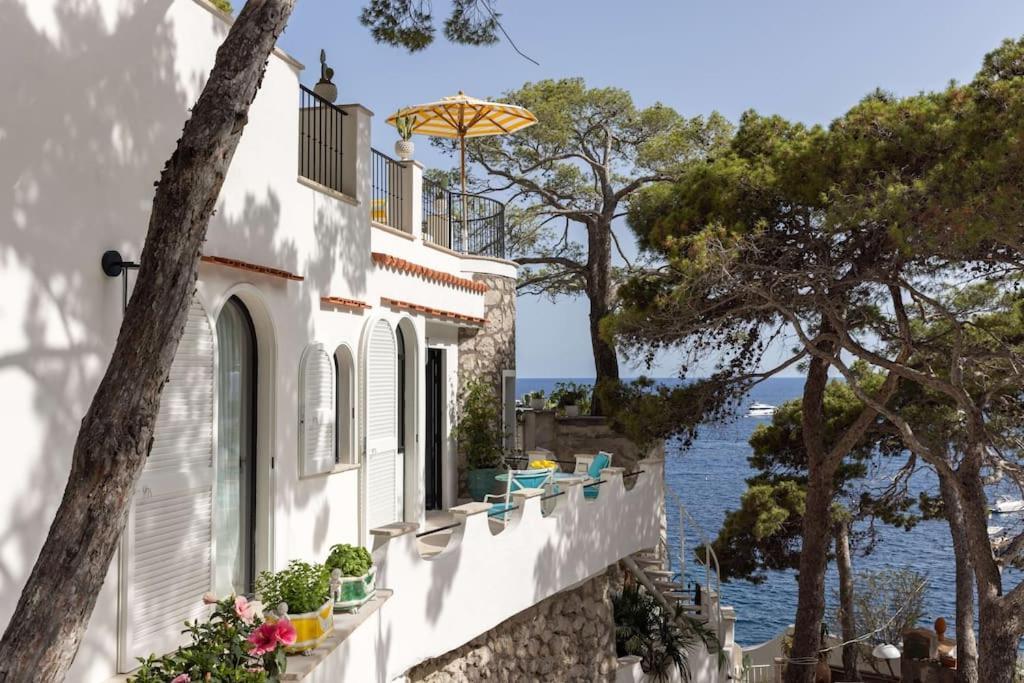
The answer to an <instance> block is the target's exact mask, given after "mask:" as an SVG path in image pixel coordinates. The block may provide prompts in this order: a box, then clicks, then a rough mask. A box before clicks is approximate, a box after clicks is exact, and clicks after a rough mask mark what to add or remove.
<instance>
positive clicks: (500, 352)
mask: <svg viewBox="0 0 1024 683" xmlns="http://www.w3.org/2000/svg"><path fill="white" fill-rule="evenodd" d="M473 280H475V281H476V282H482V283H484V284H486V285H487V286H488V287H489V288H490V289H489V290H488V291H487V293H486V294H485V295H484V318H486V321H487V322H485V323H484V325H483V327H479V328H470V327H460V328H459V390H460V392H461V389H462V387H464V386H465V385H466V383H467V382H470V381H472V380H473V379H476V378H482V379H484V380H486V381H488V382H490V383H491V384H492V386H493V387H494V395H495V396H496V397H500V396H501V393H502V392H501V382H502V379H501V378H502V370H515V367H516V281H515V279H513V278H507V277H501V276H500V275H488V274H482V273H477V274H475V275H474V276H473ZM457 467H458V473H459V496H460V497H465V496H466V495H467V492H466V456H465V453H461V452H460V453H459V457H458V465H457Z"/></svg>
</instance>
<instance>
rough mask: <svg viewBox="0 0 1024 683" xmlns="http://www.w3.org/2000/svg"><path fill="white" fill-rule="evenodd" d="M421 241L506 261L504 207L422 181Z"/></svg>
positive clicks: (489, 200) (481, 197)
mask: <svg viewBox="0 0 1024 683" xmlns="http://www.w3.org/2000/svg"><path fill="white" fill-rule="evenodd" d="M423 239H425V240H428V241H430V242H433V243H434V244H437V245H440V246H442V247H446V248H448V249H452V250H453V251H458V252H461V253H464V254H473V255H475V256H491V257H493V258H505V205H504V204H502V203H501V202H499V201H497V200H495V199H491V198H490V197H484V196H482V195H478V194H469V193H467V194H465V195H464V194H463V193H461V192H453V191H451V190H448V189H445V188H444V187H442V186H441V185H440V184H438V183H435V182H432V181H429V180H424V181H423Z"/></svg>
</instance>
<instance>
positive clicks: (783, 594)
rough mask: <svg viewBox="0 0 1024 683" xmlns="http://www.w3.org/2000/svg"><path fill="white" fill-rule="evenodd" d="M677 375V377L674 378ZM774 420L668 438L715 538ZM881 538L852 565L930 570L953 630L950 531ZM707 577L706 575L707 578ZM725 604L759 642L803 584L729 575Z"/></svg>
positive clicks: (677, 479)
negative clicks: (753, 442)
mask: <svg viewBox="0 0 1024 683" xmlns="http://www.w3.org/2000/svg"><path fill="white" fill-rule="evenodd" d="M565 381H575V382H578V383H592V382H593V379H578V378H577V379H554V378H545V379H527V378H520V379H519V380H518V381H517V385H516V386H517V390H518V395H519V396H522V395H523V394H524V393H526V392H529V391H536V390H538V389H543V390H544V391H546V392H547V393H550V392H551V389H552V388H553V387H554V385H555V383H556V382H565ZM669 381H671V380H669ZM803 382H804V380H803V378H800V377H794V378H775V379H770V380H767V381H765V382H763V383H761V384H760V385H758V386H756V387H754V388H753V390H752V391H751V392H750V396H749V400H748V404H749V403H753V402H755V401H756V402H761V403H769V404H771V405H775V406H778V405H780V404H782V403H784V402H785V401H788V400H790V399H794V398H798V397H799V396H800V393H801V391H802V389H803ZM770 420H771V418H752V417H745V416H739V417H736V418H735V419H734V420H731V421H728V422H726V423H723V424H709V425H703V426H702V427H701V428H700V429H699V432H698V436H697V438H696V440H695V441H694V442H693V443H692V444H691V446H690V447H689V448H688V449H686V450H685V451H684V450H683V449H682V448H681V447H680V446H679V445H678V444H675V443H672V442H670V443H669V444H668V448H667V450H666V463H665V478H666V484H667V485H668V486H669V487H671V488H672V490H673V491H675V493H676V494H677V495H678V496H679V497H680V498H681V499H682V501H683V503H684V505H686V507H687V510H688V511H689V512H690V514H691V515H692V516H693V517H694V518H695V519H696V520H697V522H698V524H700V526H701V527H702V528H703V529H704V530H705V532H706V533H707V534H708V535H709V536H710V537H712V538H714V536H715V534H716V533H717V532H718V529H719V528H720V527H721V525H722V521H723V520H724V519H725V515H726V512H727V511H729V510H732V509H735V508H737V507H738V506H739V501H740V496H741V495H742V494H743V492H744V490H745V489H746V479H747V478H749V477H751V476H752V475H753V474H754V471H753V470H752V469H751V468H750V467H749V465H748V463H747V458H748V457H749V455H750V453H751V449H750V446H749V444H748V443H747V441H748V439H749V438H750V435H751V433H752V432H753V430H754V428H755V427H756V426H757V425H758V424H761V423H764V422H769V421H770ZM889 467H890V464H889V463H886V462H883V461H881V460H880V461H879V462H878V463H875V464H873V467H872V472H871V474H870V475H869V478H874V479H875V480H877V481H883V480H884V478H885V475H886V472H887V471H889V470H888V468H889ZM926 489H927V490H929V491H930V492H933V493H935V492H937V490H938V486H937V482H936V480H935V477H934V475H933V474H932V473H931V471H930V470H923V471H921V472H919V473H917V474H915V477H914V479H913V480H912V484H911V490H912V492H913V493H915V495H916V493H917V492H918V491H921V490H926ZM1020 517H1021V516H1020V515H1017V516H1003V518H1002V519H995V518H994V519H993V521H992V522H991V523H992V524H997V525H1002V526H1006V527H1008V528H1011V527H1012V525H1013V523H1014V522H1016V523H1018V524H1019V523H1021V520H1020ZM686 531H687V533H686V546H687V549H688V558H687V570H688V575H689V576H690V578H696V576H697V575H696V574H695V573H694V572H698V571H702V570H701V569H700V568H699V567H696V566H695V563H694V562H693V561H692V559H693V557H692V549H693V548H694V547H696V546H697V545H698V544H699V543H700V537H699V535H698V532H697V530H696V529H691V528H687V530H686ZM879 532H880V533H879V537H880V542H879V543H878V544H877V545H876V547H875V549H874V551H873V552H872V553H871V554H869V555H867V556H864V555H863V554H862V553H856V554H855V555H854V558H853V564H854V571H859V570H865V569H871V570H878V569H884V568H900V567H911V568H913V569H915V570H917V571H919V572H922V573H924V574H926V575H927V576H928V588H927V590H926V593H925V614H924V616H923V619H922V622H923V623H927V624H931V623H932V622H933V621H934V620H935V619H936V618H937V617H940V616H941V617H945V618H946V620H947V621H948V622H949V624H950V626H949V630H950V633H952V632H953V629H954V625H953V621H954V616H955V614H954V600H955V596H954V587H955V579H954V577H955V566H954V561H953V550H952V545H951V541H950V536H949V527H948V526H947V525H946V523H945V522H944V521H926V522H921V523H919V524H918V525H917V526H916V527H914V529H912V530H911V531H909V532H907V531H903V530H901V529H893V528H891V527H887V526H885V525H880V526H879ZM669 544H670V546H671V549H672V553H673V557H678V556H679V528H678V516H677V515H676V514H675V513H674V512H673V511H672V510H671V509H669ZM1021 578H1022V575H1021V574H1020V573H1019V572H1012V573H1011V572H1009V571H1008V572H1007V574H1005V575H1004V587H1005V588H1007V589H1009V588H1010V587H1012V586H1013V585H1015V584H1016V583H1017V582H1018V581H1020V580H1021ZM702 580H703V579H702ZM837 590H838V579H837V576H836V571H835V567H834V565H832V564H830V565H829V570H828V575H827V577H826V594H827V598H828V600H829V603H830V605H831V604H832V603H833V602H834V601H835V593H836V591H837ZM722 595H723V603H724V604H727V605H732V606H733V607H735V608H736V616H737V621H736V640H737V642H739V643H740V644H741V645H755V644H757V643H761V642H764V641H766V640H769V639H771V638H773V637H775V635H777V634H778V633H779V632H780V631H781V630H782V629H784V628H786V626H788V625H789V624H791V623H793V617H794V615H795V613H796V599H797V585H796V574H795V572H793V571H777V572H770V573H769V574H768V578H767V580H766V581H765V582H764V583H762V584H759V585H756V586H755V585H752V584H751V583H749V582H746V581H731V582H728V583H726V584H725V585H724V586H723V588H722Z"/></svg>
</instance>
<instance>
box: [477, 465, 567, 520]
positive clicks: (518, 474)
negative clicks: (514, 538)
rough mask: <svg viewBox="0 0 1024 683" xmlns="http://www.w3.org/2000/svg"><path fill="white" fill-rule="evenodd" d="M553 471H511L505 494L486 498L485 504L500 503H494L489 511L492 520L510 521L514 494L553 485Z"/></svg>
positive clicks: (488, 495)
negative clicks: (509, 515) (493, 501)
mask: <svg viewBox="0 0 1024 683" xmlns="http://www.w3.org/2000/svg"><path fill="white" fill-rule="evenodd" d="M552 472H553V470H550V469H534V470H509V471H508V482H507V483H506V485H505V493H500V494H495V493H488V494H487V495H485V496H484V502H485V503H490V502H491V501H492V499H493V500H496V501H500V502H496V503H493V504H492V506H491V509H490V510H488V511H487V516H488V517H491V518H492V519H496V518H500V519H501V521H502V522H503V523H504V522H507V521H508V513H509V512H511V511H512V506H513V505H514V503H513V502H512V492H513V491H520V490H522V489H542V488H544V487H545V486H547V485H548V484H550V483H551V475H552Z"/></svg>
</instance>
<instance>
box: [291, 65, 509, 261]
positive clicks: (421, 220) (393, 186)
mask: <svg viewBox="0 0 1024 683" xmlns="http://www.w3.org/2000/svg"><path fill="white" fill-rule="evenodd" d="M299 88H300V90H299V110H300V116H299V131H298V153H299V175H300V176H301V177H302V178H305V179H306V180H308V181H310V182H311V183H313V184H314V185H315V186H317V187H319V188H324V189H325V190H327V191H330V192H334V193H338V194H340V195H343V196H347V197H354V196H355V194H356V193H355V186H356V176H357V173H358V172H357V171H356V170H355V163H354V159H355V157H356V155H357V151H356V150H355V148H354V145H355V130H354V129H355V122H354V121H352V120H351V119H352V118H353V117H351V116H350V115H349V112H348V111H346V110H345V108H344V107H342V106H339V105H336V104H333V103H331V102H328V101H327V100H325V99H324V98H322V97H320V96H319V95H317V94H316V93H315V92H313V91H312V90H310V89H309V88H306V87H305V86H302V85H300V86H299ZM368 174H369V177H370V201H369V211H370V219H371V221H372V222H373V223H374V224H376V225H378V226H384V227H386V228H389V229H392V230H397V231H400V232H403V233H406V234H408V235H414V234H415V235H419V236H421V237H422V239H423V241H424V242H427V243H430V244H433V245H435V246H438V247H442V248H444V249H448V250H451V251H453V252H456V253H458V254H464V255H469V256H485V257H490V258H498V259H504V258H506V253H505V205H504V204H503V203H502V202H500V201H497V200H496V199H492V198H490V197H486V196H483V195H478V194H472V193H465V194H464V193H462V192H459V191H454V190H450V189H448V188H446V187H444V186H442V185H441V184H440V183H437V182H434V181H431V180H427V179H424V178H422V169H421V168H420V167H419V166H418V165H417V164H416V162H413V161H399V160H397V159H394V158H392V157H390V156H388V155H387V154H385V153H383V152H381V151H379V150H377V149H371V150H370V168H369V172H368ZM414 227H415V230H414Z"/></svg>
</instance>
